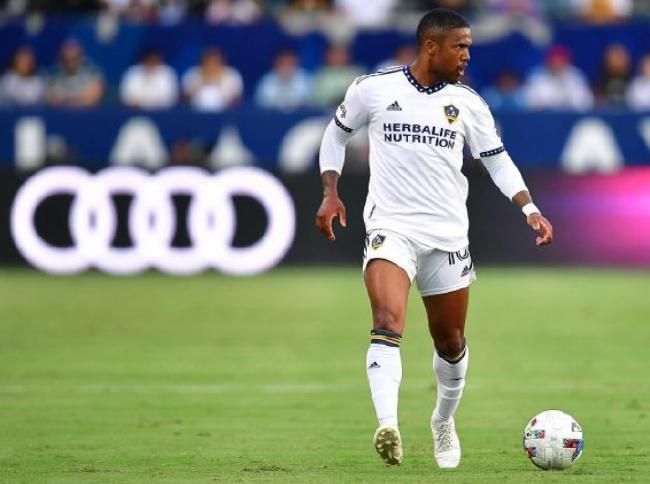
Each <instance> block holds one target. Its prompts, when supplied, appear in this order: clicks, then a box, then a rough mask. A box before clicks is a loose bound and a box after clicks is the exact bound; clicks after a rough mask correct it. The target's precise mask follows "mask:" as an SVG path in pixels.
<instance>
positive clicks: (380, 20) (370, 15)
mask: <svg viewBox="0 0 650 484" xmlns="http://www.w3.org/2000/svg"><path fill="white" fill-rule="evenodd" d="M397 3H398V2H397V0H373V1H372V6H370V5H369V3H368V2H364V1H359V0H336V2H335V6H336V9H337V10H338V11H339V12H340V14H341V16H342V18H345V19H349V20H350V21H352V23H354V24H355V25H356V26H358V27H365V28H368V27H380V26H383V25H386V24H387V23H388V20H389V19H390V17H391V15H392V13H393V10H395V7H396V6H397Z"/></svg>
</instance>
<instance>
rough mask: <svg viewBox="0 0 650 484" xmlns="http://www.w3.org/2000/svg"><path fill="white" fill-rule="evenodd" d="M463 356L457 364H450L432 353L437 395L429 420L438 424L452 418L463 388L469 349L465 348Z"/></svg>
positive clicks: (435, 352)
mask: <svg viewBox="0 0 650 484" xmlns="http://www.w3.org/2000/svg"><path fill="white" fill-rule="evenodd" d="M464 353H465V354H464V355H462V357H461V358H460V359H459V360H458V362H457V363H450V362H448V361H447V360H444V359H442V358H441V357H440V356H439V355H438V352H437V351H435V350H434V352H433V371H434V372H435V374H436V380H437V384H438V395H437V398H436V408H435V409H434V410H433V415H432V416H431V420H432V421H435V422H440V421H444V420H448V419H450V418H451V417H453V416H454V413H456V409H457V408H458V404H459V403H460V399H461V397H462V396H463V388H465V374H466V373H467V365H468V363H469V348H467V346H465V349H464Z"/></svg>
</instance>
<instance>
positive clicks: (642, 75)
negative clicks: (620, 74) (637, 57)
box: [625, 54, 650, 110]
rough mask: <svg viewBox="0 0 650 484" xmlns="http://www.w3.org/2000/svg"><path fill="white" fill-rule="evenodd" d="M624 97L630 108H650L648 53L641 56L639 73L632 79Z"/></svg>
mask: <svg viewBox="0 0 650 484" xmlns="http://www.w3.org/2000/svg"><path fill="white" fill-rule="evenodd" d="M625 98H626V100H627V104H628V106H630V107H631V108H632V109H636V110H650V54H646V55H644V56H643V57H642V58H641V61H640V62H639V74H638V75H637V76H636V77H635V78H634V79H632V82H631V83H630V87H628V89H627V92H626V93H625Z"/></svg>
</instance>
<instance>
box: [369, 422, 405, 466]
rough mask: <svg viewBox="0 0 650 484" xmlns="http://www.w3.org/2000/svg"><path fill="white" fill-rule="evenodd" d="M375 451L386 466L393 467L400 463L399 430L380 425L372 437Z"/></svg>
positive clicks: (400, 438) (400, 444) (400, 439)
mask: <svg viewBox="0 0 650 484" xmlns="http://www.w3.org/2000/svg"><path fill="white" fill-rule="evenodd" d="M373 442H374V444H375V450H376V451H377V453H378V454H379V456H380V457H381V458H382V459H383V461H384V463H385V464H386V465H390V466H394V465H400V464H401V463H402V437H401V436H400V434H399V430H397V429H396V428H395V427H391V426H389V425H382V426H381V427H379V428H378V429H377V431H376V432H375V436H374V437H373Z"/></svg>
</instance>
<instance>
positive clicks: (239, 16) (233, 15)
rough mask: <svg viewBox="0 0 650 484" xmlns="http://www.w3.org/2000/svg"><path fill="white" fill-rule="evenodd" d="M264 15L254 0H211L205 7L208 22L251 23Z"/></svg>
mask: <svg viewBox="0 0 650 484" xmlns="http://www.w3.org/2000/svg"><path fill="white" fill-rule="evenodd" d="M261 15H262V9H261V7H260V5H258V3H257V2H255V1H254V0H210V1H209V2H208V5H207V7H206V9H205V19H206V21H207V22H208V23H212V24H219V23H229V24H250V23H253V22H255V21H256V20H257V19H258V18H259V17H260V16H261Z"/></svg>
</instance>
